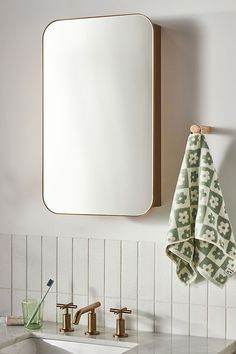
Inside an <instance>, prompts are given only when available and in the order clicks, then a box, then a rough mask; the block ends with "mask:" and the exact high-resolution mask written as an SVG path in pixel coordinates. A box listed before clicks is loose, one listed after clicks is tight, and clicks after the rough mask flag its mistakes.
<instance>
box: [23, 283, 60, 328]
mask: <svg viewBox="0 0 236 354" xmlns="http://www.w3.org/2000/svg"><path fill="white" fill-rule="evenodd" d="M53 283H54V280H52V279H49V281H48V282H47V286H48V290H47V291H46V293H45V294H44V296H43V297H42V299H41V301H40V302H39V304H38V305H37V307H36V308H35V310H34V312H33V313H32V316H31V317H30V319H29V320H28V322H27V324H26V326H25V327H28V326H29V325H30V324H31V322H32V321H33V319H34V318H35V316H36V314H37V312H38V310H39V309H40V307H41V305H42V303H43V302H44V299H45V297H46V296H47V294H48V292H49V290H50V289H51V287H52V284H53Z"/></svg>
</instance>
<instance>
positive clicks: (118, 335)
mask: <svg viewBox="0 0 236 354" xmlns="http://www.w3.org/2000/svg"><path fill="white" fill-rule="evenodd" d="M113 337H114V338H125V337H128V334H127V333H124V334H116V333H115V334H113Z"/></svg>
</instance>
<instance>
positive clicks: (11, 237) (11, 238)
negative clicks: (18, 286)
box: [10, 235, 13, 316]
mask: <svg viewBox="0 0 236 354" xmlns="http://www.w3.org/2000/svg"><path fill="white" fill-rule="evenodd" d="M10 240H11V316H12V315H13V235H10Z"/></svg>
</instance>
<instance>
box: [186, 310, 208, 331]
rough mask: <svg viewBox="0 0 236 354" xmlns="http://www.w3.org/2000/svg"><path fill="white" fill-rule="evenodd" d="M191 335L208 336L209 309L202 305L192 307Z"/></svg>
mask: <svg viewBox="0 0 236 354" xmlns="http://www.w3.org/2000/svg"><path fill="white" fill-rule="evenodd" d="M190 335H191V336H200V337H206V336H207V307H206V306H202V305H191V306H190Z"/></svg>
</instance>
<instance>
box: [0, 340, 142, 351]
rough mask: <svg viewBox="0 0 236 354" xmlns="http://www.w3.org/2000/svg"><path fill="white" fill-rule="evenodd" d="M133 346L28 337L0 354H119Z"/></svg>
mask: <svg viewBox="0 0 236 354" xmlns="http://www.w3.org/2000/svg"><path fill="white" fill-rule="evenodd" d="M134 346H135V344H133V343H122V342H111V341H106V340H104V341H101V340H98V341H97V340H96V339H95V340H90V341H89V340H87V341H86V340H80V338H77V341H75V338H73V340H70V339H68V340H64V339H63V340H62V339H58V340H57V339H48V338H38V337H30V338H26V339H23V340H21V341H19V342H17V343H14V344H11V345H8V346H6V347H5V348H1V349H0V354H100V353H101V354H121V353H128V352H129V351H130V349H131V348H132V347H134Z"/></svg>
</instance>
